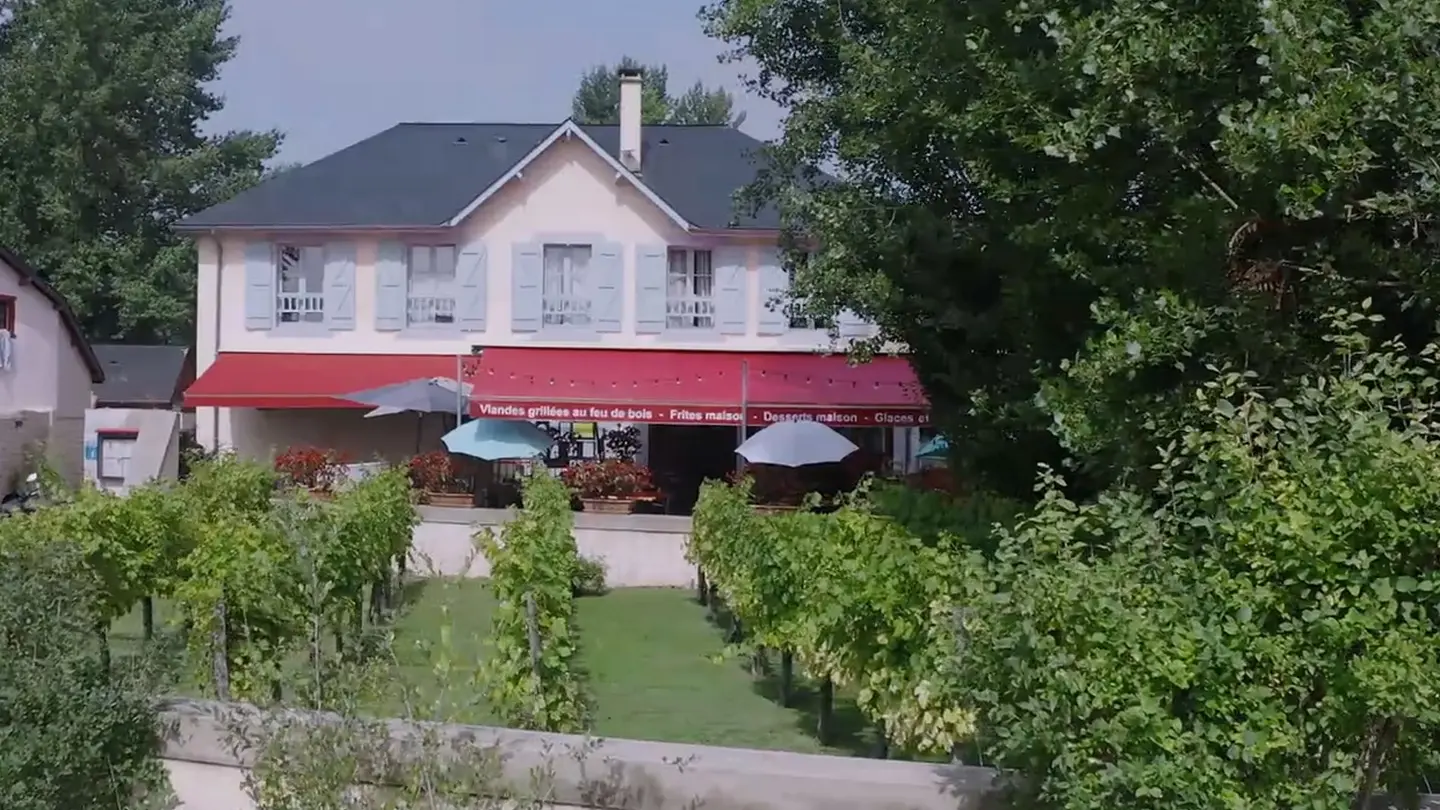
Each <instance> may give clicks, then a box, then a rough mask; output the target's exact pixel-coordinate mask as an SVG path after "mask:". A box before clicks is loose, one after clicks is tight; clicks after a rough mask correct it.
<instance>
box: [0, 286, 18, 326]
mask: <svg viewBox="0 0 1440 810" xmlns="http://www.w3.org/2000/svg"><path fill="white" fill-rule="evenodd" d="M0 331H4V332H9V333H10V334H12V335H13V334H15V299H14V297H12V296H9V295H0Z"/></svg>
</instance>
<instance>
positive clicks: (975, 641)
mask: <svg viewBox="0 0 1440 810" xmlns="http://www.w3.org/2000/svg"><path fill="white" fill-rule="evenodd" d="M1363 322H1364V319H1363V318H1359V317H1352V318H1351V319H1350V323H1349V324H1348V326H1349V327H1353V326H1356V325H1358V324H1359V323H1363ZM1346 331H1348V328H1347V330H1346ZM1366 344H1367V342H1366V340H1365V339H1363V338H1359V337H1357V336H1355V335H1353V334H1351V335H1349V336H1346V337H1343V338H1337V339H1336V340H1335V345H1336V347H1337V348H1336V351H1335V353H1334V354H1333V355H1332V360H1331V362H1330V363H1329V364H1328V365H1327V367H1325V368H1323V369H1321V370H1319V371H1317V373H1316V374H1315V375H1314V376H1311V377H1308V378H1306V379H1303V380H1302V381H1301V382H1300V383H1299V384H1298V385H1297V386H1295V391H1294V392H1293V393H1291V394H1290V396H1288V397H1281V396H1275V395H1272V394H1271V393H1269V392H1267V391H1266V390H1265V389H1264V388H1263V387H1260V386H1258V385H1257V382H1256V379H1255V377H1254V376H1253V375H1249V374H1245V373H1241V372H1231V371H1224V372H1220V373H1217V374H1216V375H1215V376H1214V378H1213V379H1212V380H1210V381H1209V382H1207V383H1206V384H1205V385H1204V386H1203V388H1202V389H1201V393H1200V395H1199V399H1198V401H1197V403H1196V405H1195V406H1194V419H1193V424H1192V425H1191V426H1190V427H1187V428H1185V429H1184V430H1183V431H1182V432H1181V434H1180V435H1179V436H1177V437H1176V440H1175V441H1174V442H1172V443H1170V444H1168V445H1167V446H1166V447H1165V449H1164V451H1163V454H1162V455H1163V461H1162V463H1161V469H1160V471H1159V478H1160V483H1159V486H1158V488H1157V490H1156V491H1155V492H1153V493H1151V492H1145V491H1138V490H1131V491H1119V492H1117V493H1115V494H1113V495H1111V496H1108V497H1105V498H1102V499H1101V500H1099V501H1098V502H1095V503H1088V504H1082V503H1075V502H1072V501H1070V500H1068V499H1067V498H1066V497H1065V496H1064V495H1063V494H1061V492H1060V491H1059V490H1058V489H1057V484H1058V481H1057V480H1056V479H1054V478H1050V479H1049V480H1047V482H1046V486H1045V488H1044V497H1043V499H1042V501H1041V504H1040V506H1039V507H1038V508H1037V509H1036V510H1035V512H1034V513H1033V514H1031V515H1030V516H1029V517H1028V518H1027V519H1026V520H1025V521H1024V522H1023V523H1022V524H1021V525H1020V526H1018V527H1017V528H1016V529H1015V530H1013V531H1010V532H1005V533H1003V535H1002V537H1001V539H1000V543H999V549H998V552H997V553H996V554H995V556H994V558H993V559H991V560H989V561H986V560H982V559H978V558H977V559H973V560H972V565H973V568H972V569H971V571H972V577H971V579H970V580H969V585H968V587H967V589H966V593H965V597H964V598H963V599H962V600H960V602H959V604H962V605H964V606H965V608H966V615H965V616H964V625H965V630H966V632H965V646H964V653H963V655H961V656H960V658H959V661H960V666H959V680H958V684H959V685H960V688H959V690H958V691H957V692H956V693H955V695H954V698H955V700H956V702H957V705H965V706H969V707H973V708H974V709H976V710H977V712H978V716H979V718H980V723H981V727H982V729H983V732H984V734H985V742H986V746H987V750H988V751H989V752H991V754H992V755H993V756H995V757H997V758H998V759H999V760H1000V761H1001V762H1003V763H1004V764H1006V765H1008V766H1011V767H1014V768H1017V769H1019V770H1021V771H1023V772H1025V773H1027V774H1029V775H1030V776H1031V777H1032V783H1031V787H1032V789H1033V791H1034V793H1035V798H1036V800H1037V801H1036V803H1035V804H1033V805H1028V806H1036V807H1053V808H1070V809H1071V810H1090V808H1094V807H1116V808H1126V807H1131V808H1142V807H1144V808H1149V807H1197V808H1198V807H1208V808H1217V810H1218V808H1230V807H1241V806H1247V807H1297V806H1301V805H1303V806H1307V807H1315V808H1335V810H1340V809H1341V808H1347V807H1351V806H1359V807H1363V806H1366V799H1367V798H1368V797H1370V796H1372V795H1374V794H1375V793H1376V792H1377V791H1380V790H1384V791H1388V792H1390V793H1392V794H1396V795H1400V796H1404V795H1409V794H1413V793H1414V792H1415V791H1416V790H1417V789H1423V788H1424V786H1425V784H1426V783H1425V781H1424V778H1423V777H1424V776H1425V775H1426V769H1427V768H1428V769H1429V770H1430V772H1431V773H1433V772H1434V771H1433V768H1434V762H1435V756H1434V752H1433V748H1434V740H1435V739H1436V732H1437V731H1440V713H1437V710H1436V708H1435V705H1436V697H1437V695H1440V626H1437V618H1436V617H1437V615H1440V610H1437V608H1440V580H1437V578H1436V574H1435V536H1436V535H1435V532H1436V526H1440V442H1437V439H1436V436H1437V432H1436V428H1437V427H1440V423H1437V414H1440V411H1437V398H1436V394H1437V391H1440V383H1437V379H1436V377H1437V375H1436V371H1437V362H1436V360H1437V356H1440V347H1437V346H1435V345H1433V344H1432V345H1430V346H1428V347H1426V348H1425V349H1424V350H1423V351H1422V352H1420V353H1419V355H1418V358H1417V359H1412V358H1411V357H1410V356H1408V355H1407V353H1406V352H1404V351H1402V350H1401V348H1400V347H1398V346H1396V345H1393V344H1391V345H1387V346H1385V347H1383V348H1381V349H1378V350H1371V349H1369V348H1368V347H1367V345H1366ZM1157 504H1158V508H1157Z"/></svg>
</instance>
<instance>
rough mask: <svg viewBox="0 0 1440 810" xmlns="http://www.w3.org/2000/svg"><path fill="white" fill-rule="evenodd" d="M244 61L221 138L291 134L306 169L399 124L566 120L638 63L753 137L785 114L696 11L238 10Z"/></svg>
mask: <svg viewBox="0 0 1440 810" xmlns="http://www.w3.org/2000/svg"><path fill="white" fill-rule="evenodd" d="M233 7H234V11H233V15H232V17H231V21H230V30H231V31H232V32H233V33H235V34H237V35H239V36H240V51H239V54H238V55H237V56H236V58H235V59H234V60H233V61H231V62H230V63H229V64H228V65H226V66H225V68H224V73H223V74H222V77H221V80H220V84H219V87H220V91H221V92H222V93H223V94H224V96H225V98H226V106H225V110H224V111H223V112H222V113H221V114H220V115H218V116H216V118H215V119H214V120H213V122H212V125H211V126H212V128H214V129H241V128H247V129H267V128H270V127H278V128H279V129H281V130H283V131H284V132H285V133H286V138H285V144H284V147H283V151H282V153H281V157H282V159H284V160H295V161H306V162H308V161H311V160H314V159H316V158H319V157H322V156H324V155H326V154H329V153H330V152H333V151H335V150H337V149H340V148H343V147H345V146H347V145H349V144H351V143H354V142H355V141H358V140H360V139H361V138H364V137H366V136H368V135H371V134H374V133H375V132H378V131H380V130H382V129H385V128H387V127H389V126H390V125H392V124H394V123H397V122H399V121H496V122H511V121H516V122H530V121H544V122H548V121H554V122H557V123H558V122H559V121H561V120H564V118H565V116H567V115H569V112H570V96H571V94H572V93H573V92H574V90H575V86H576V84H577V83H578V81H579V79H580V74H581V73H582V72H583V71H585V70H586V69H587V68H588V67H590V66H592V65H595V64H598V63H602V62H606V63H608V62H614V61H616V60H618V59H619V58H620V57H621V56H622V55H625V54H629V55H631V56H634V57H636V58H637V59H640V60H641V61H644V62H646V63H652V62H663V63H665V64H667V65H668V66H669V68H670V86H671V88H672V90H673V89H674V88H677V87H685V86H688V85H689V84H691V83H693V82H694V81H695V80H696V79H701V80H703V81H704V82H705V83H706V84H716V83H719V84H723V85H725V86H726V87H727V88H728V89H730V90H731V91H732V92H735V93H736V96H737V98H736V102H737V108H738V109H741V110H745V111H746V112H747V113H748V118H747V120H746V122H745V124H744V126H743V127H742V129H744V130H745V131H746V132H748V133H750V134H751V135H754V136H756V137H758V138H772V137H774V136H776V135H777V134H778V132H779V120H780V112H779V110H778V109H777V108H776V107H775V106H774V105H771V104H769V103H766V102H761V101H760V100H759V99H756V98H754V97H752V96H748V95H744V94H743V90H742V88H741V87H740V82H739V79H738V76H739V71H740V67H739V66H737V65H731V64H725V65H722V64H719V63H718V62H717V61H716V57H717V56H718V55H719V54H720V53H721V51H722V50H723V47H722V45H721V43H719V42H716V41H714V40H711V39H709V38H708V37H706V36H705V34H704V32H702V31H701V27H700V22H699V20H697V19H696V16H695V15H696V13H697V12H698V11H699V5H698V3H694V2H693V0H611V1H610V2H596V0H521V1H520V2H514V1H513V0H511V1H509V2H495V0H298V1H297V0H233Z"/></svg>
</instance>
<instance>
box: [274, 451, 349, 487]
mask: <svg viewBox="0 0 1440 810" xmlns="http://www.w3.org/2000/svg"><path fill="white" fill-rule="evenodd" d="M346 463H347V460H346V458H345V456H344V455H343V454H341V453H339V452H336V451H334V450H322V449H320V448H318V447H291V448H289V449H288V450H286V451H285V452H283V453H281V454H280V455H278V456H276V457H275V471H276V472H278V473H280V474H281V475H283V476H285V478H286V479H287V480H288V481H289V482H290V483H291V484H294V485H295V486H297V487H304V488H305V489H310V490H315V491H317V492H329V491H330V490H332V489H334V488H335V486H336V485H337V484H339V483H340V482H341V481H343V480H345V470H344V466H345V464H346Z"/></svg>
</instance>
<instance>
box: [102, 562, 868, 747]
mask: <svg viewBox="0 0 1440 810" xmlns="http://www.w3.org/2000/svg"><path fill="white" fill-rule="evenodd" d="M407 602H408V604H407V607H406V608H405V610H404V611H403V613H402V615H401V616H400V618H399V621H398V623H397V624H396V627H395V645H394V658H395V661H394V665H393V666H392V667H391V670H390V671H389V672H387V673H386V677H385V678H384V679H382V683H381V684H380V688H379V689H378V693H377V694H376V696H375V697H374V698H373V699H372V700H370V701H369V708H370V709H371V710H372V711H373V712H374V713H375V714H378V715H385V716H416V717H426V718H435V719H443V720H448V721H452V722H469V723H478V724H493V723H494V722H495V719H494V717H493V716H491V715H490V714H489V712H488V711H487V709H486V706H485V704H484V698H483V695H481V694H480V690H479V688H478V683H477V678H476V670H477V666H478V663H479V661H480V660H481V658H482V656H483V655H484V652H485V639H486V636H487V635H488V634H489V629H490V617H491V614H492V612H493V610H494V607H495V599H494V596H493V594H492V592H491V590H490V588H489V585H488V583H486V582H484V581H480V580H444V579H434V580H426V581H423V582H417V583H414V584H413V585H412V587H411V589H410V592H409V594H408V600H407ZM576 610H577V613H578V616H577V623H578V626H579V629H580V633H581V656H580V666H581V667H582V668H583V670H584V672H585V674H586V684H587V687H588V689H589V692H590V695H591V698H592V709H593V726H592V729H591V731H592V733H594V734H596V735H598V736H601V737H620V738H629V739H640V740H660V741H665V742H681V743H697V744H705V745H726V746H737V747H744V748H767V749H780V750H787V751H802V752H812V753H820V752H826V751H829V752H833V753H850V754H861V755H864V754H868V753H869V752H870V750H871V748H872V746H873V744H874V742H873V738H872V737H871V732H870V731H868V730H867V729H865V728H864V723H863V722H862V721H861V719H860V716H859V713H858V711H857V710H856V709H855V706H854V703H853V701H849V700H847V699H845V697H844V696H843V695H841V696H838V697H837V698H836V701H835V709H834V726H833V729H834V732H835V740H834V742H833V745H832V746H831V747H829V748H826V747H822V746H821V745H820V744H819V742H818V741H817V740H816V738H815V734H814V729H815V722H816V718H815V716H814V706H815V704H816V701H815V696H814V692H813V690H810V689H806V688H805V686H804V684H803V682H802V683H801V684H799V685H798V688H797V689H796V694H795V697H794V699H793V700H792V703H793V704H794V707H792V708H785V707H782V706H781V705H780V704H779V702H778V700H777V699H776V697H775V695H776V693H777V691H778V690H777V689H776V687H775V684H774V682H773V680H771V679H768V678H756V677H754V676H752V675H750V674H749V673H748V672H747V671H746V668H745V666H744V665H743V663H742V662H740V661H736V660H731V659H725V660H717V659H719V658H720V655H721V653H722V652H723V650H724V647H725V645H724V639H723V634H722V632H721V631H720V629H719V628H717V627H716V626H715V625H714V624H713V623H711V621H710V620H709V618H708V617H707V615H706V611H705V609H704V608H703V607H701V606H700V605H699V604H697V603H696V601H695V599H694V595H693V593H692V592H690V591H685V590H678V589H671V588H624V589H618V590H615V591H612V592H610V593H608V594H606V595H604V596H593V597H585V598H582V599H580V600H579V601H578V602H577V606H576ZM156 614H157V624H158V623H161V622H164V621H165V620H166V619H167V618H168V611H167V609H166V606H165V605H163V604H160V605H157V607H156ZM445 627H449V628H450V630H449V636H450V639H449V642H448V644H447V643H443V642H442V638H441V635H442V628H445ZM111 638H112V646H113V648H114V649H115V651H116V653H117V655H119V654H125V653H126V652H130V651H133V650H135V649H137V648H138V646H139V645H140V643H141V641H142V632H141V621H140V611H139V609H138V608H137V609H136V610H134V611H132V612H131V614H130V615H127V616H125V617H123V618H122V619H120V620H119V621H117V622H116V624H115V626H114V628H113V629H112V631H111ZM446 649H448V651H449V656H448V657H447V656H445V655H442V652H443V651H444V650H446ZM797 680H799V679H798V678H797ZM182 691H189V692H192V693H194V692H195V691H197V690H182Z"/></svg>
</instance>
